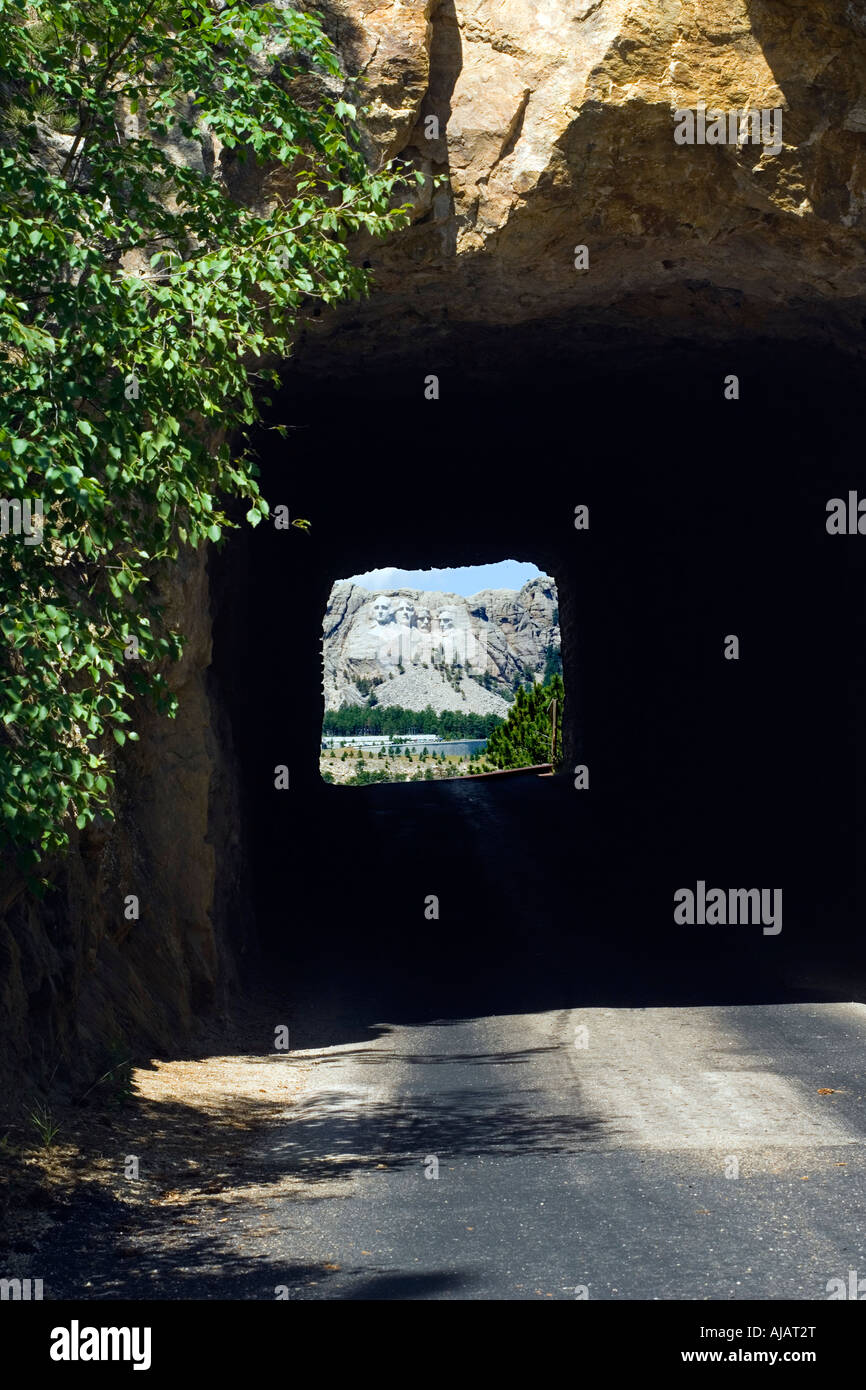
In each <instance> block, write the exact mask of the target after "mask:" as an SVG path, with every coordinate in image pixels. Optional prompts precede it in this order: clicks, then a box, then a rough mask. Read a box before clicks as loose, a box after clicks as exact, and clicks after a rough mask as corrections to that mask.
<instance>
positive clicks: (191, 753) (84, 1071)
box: [0, 549, 253, 1113]
mask: <svg viewBox="0 0 866 1390" xmlns="http://www.w3.org/2000/svg"><path fill="white" fill-rule="evenodd" d="M206 561H207V555H206V551H205V550H204V549H202V550H200V551H199V552H198V553H197V554H194V555H188V556H186V557H185V558H183V559H182V560H181V561H179V562H178V564H177V565H176V566H175V567H174V569H173V571H172V574H171V576H170V579H169V581H168V583H167V584H166V586H165V588H164V598H165V601H166V605H167V616H168V618H169V621H170V622H172V623H173V624H174V625H176V626H177V627H178V628H180V629H181V630H182V631H183V632H184V633H185V634H186V644H185V650H184V655H183V658H182V660H181V661H180V662H178V663H177V664H176V665H175V666H173V667H171V668H170V669H169V671H168V673H167V679H168V680H169V682H170V683H171V685H172V687H173V689H174V690H175V691H176V693H177V695H178V699H179V709H178V714H177V718H176V719H173V720H172V719H165V718H162V717H160V716H158V715H157V714H156V713H153V712H150V711H148V710H146V709H144V708H139V709H138V710H137V711H136V715H135V724H136V728H137V730H138V733H139V741H138V742H136V743H128V744H127V745H126V747H125V748H124V749H123V751H122V753H120V754H119V755H118V764H119V766H118V778H117V796H116V805H115V813H116V819H115V820H114V821H104V822H102V823H100V822H98V821H97V822H94V823H93V825H91V826H88V827H87V828H86V829H85V830H84V831H82V832H80V833H73V840H72V845H71V848H70V852H69V853H68V855H67V856H66V857H65V860H64V861H63V862H62V863H58V864H54V865H49V866H46V867H47V870H48V877H49V878H50V881H51V890H50V891H49V892H48V893H47V895H46V896H45V898H44V899H41V900H40V899H38V898H36V897H34V896H33V895H32V894H31V893H29V892H28V891H27V890H26V886H25V884H24V882H23V881H22V880H21V879H20V877H19V876H18V875H17V874H15V872H14V871H13V869H12V867H11V865H9V864H7V863H4V864H2V865H0V870H2V872H0V1017H2V1020H3V1024H2V1030H0V1110H2V1111H5V1110H6V1107H7V1106H8V1107H9V1112H10V1113H13V1112H14V1109H15V1105H16V1103H17V1102H18V1101H19V1099H20V1097H21V1093H22V1089H23V1088H35V1087H39V1086H44V1085H46V1084H48V1083H49V1081H51V1080H52V1079H55V1084H62V1086H63V1087H64V1088H71V1090H72V1093H73V1094H74V1093H76V1092H77V1091H78V1090H84V1089H86V1087H87V1085H88V1084H89V1083H92V1082H93V1081H94V1079H95V1078H96V1077H98V1076H99V1075H100V1074H101V1073H104V1072H105V1071H106V1069H107V1068H108V1067H109V1066H111V1065H115V1064H116V1063H117V1062H118V1061H119V1060H121V1059H122V1057H128V1056H129V1055H130V1053H131V1052H139V1051H141V1050H144V1049H149V1050H151V1051H156V1052H164V1053H170V1052H171V1051H172V1050H174V1049H176V1048H177V1047H178V1045H179V1043H180V1042H181V1040H182V1039H183V1038H184V1037H185V1036H186V1035H187V1034H188V1032H189V1030H190V1028H191V1026H192V1024H193V1021H194V1019H195V1017H196V1015H197V1014H201V1013H205V1012H212V1011H214V1010H215V1009H216V1010H220V1009H222V1008H224V1007H225V1004H226V992H227V989H228V987H229V985H230V984H231V983H232V981H233V980H235V979H236V977H237V965H238V962H239V960H240V958H241V956H242V955H243V953H244V951H245V949H248V948H249V946H250V944H251V943H252V940H253V930H252V925H251V920H250V918H251V914H250V909H249V903H248V896H247V894H246V893H245V892H244V891H242V889H241V886H240V875H241V864H242V855H241V852H240V835H241V831H240V812H239V806H238V798H239V790H238V779H237V774H236V768H235V766H234V760H233V755H232V749H231V736H230V733H229V731H228V729H227V728H226V726H225V720H224V718H223V715H222V712H221V709H220V707H219V705H218V703H217V702H215V701H214V699H213V698H212V695H211V692H210V691H209V688H208V680H207V668H208V666H209V665H210V661H211V645H212V641H211V610H210V601H209V585H208V571H207V563H206ZM131 898H135V900H136V905H135V907H133V905H132V904H131V902H130V899H131ZM133 912H135V913H136V915H134V916H133V915H132V913H133ZM25 1093H26V1091H25ZM30 1094H32V1090H31V1091H30Z"/></svg>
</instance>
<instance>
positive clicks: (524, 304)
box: [302, 0, 866, 370]
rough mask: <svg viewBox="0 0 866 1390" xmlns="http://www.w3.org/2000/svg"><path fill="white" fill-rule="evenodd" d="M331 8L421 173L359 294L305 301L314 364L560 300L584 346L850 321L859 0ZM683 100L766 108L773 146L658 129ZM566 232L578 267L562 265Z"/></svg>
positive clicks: (860, 191)
mask: <svg viewBox="0 0 866 1390" xmlns="http://www.w3.org/2000/svg"><path fill="white" fill-rule="evenodd" d="M328 12H329V15H330V22H331V26H332V30H333V32H334V34H335V36H336V37H337V39H338V41H339V42H340V44H341V47H342V51H343V55H344V59H345V63H346V68H347V71H350V72H362V73H363V76H364V79H365V88H364V90H365V91H366V92H367V94H368V97H369V99H370V100H371V102H372V112H373V114H372V118H371V120H370V122H369V133H370V136H371V138H372V140H373V141H374V142H375V145H376V147H377V149H378V151H379V154H380V156H381V157H382V158H390V157H393V156H395V155H400V156H401V157H403V158H406V159H408V160H410V161H411V162H412V163H413V164H414V165H415V166H416V167H419V168H422V169H423V170H424V171H425V172H426V173H427V174H428V175H429V176H430V179H428V185H427V188H426V190H425V191H424V193H423V195H422V196H421V197H420V198H419V199H418V200H417V208H416V217H415V224H414V226H413V227H412V228H411V230H409V231H408V232H404V233H401V234H400V235H399V236H398V237H395V238H394V239H393V240H392V241H391V243H390V244H389V245H387V246H384V247H383V246H381V245H378V244H377V245H373V246H371V247H368V248H366V255H367V256H368V258H369V259H370V261H371V263H372V268H373V271H374V274H375V277H376V289H375V292H374V295H373V297H372V300H371V301H370V302H369V303H367V304H365V305H363V306H362V307H360V308H357V307H351V308H347V309H344V310H342V311H341V312H340V313H339V314H338V315H336V316H333V317H331V318H329V319H328V320H327V322H317V324H316V325H315V327H314V329H313V330H312V332H311V334H310V339H309V341H308V342H307V344H306V346H305V354H306V356H307V358H308V360H310V362H315V363H318V362H319V361H320V360H321V356H322V354H323V353H327V354H328V361H329V366H330V368H331V369H334V367H335V366H336V365H337V364H338V362H339V360H340V359H342V360H343V362H344V364H345V369H347V370H352V369H355V368H357V367H358V366H360V365H361V364H362V363H363V362H365V361H366V360H367V359H366V356H365V355H366V353H367V352H368V351H369V349H370V343H371V341H372V340H373V339H375V345H376V353H377V356H378V358H379V360H382V359H383V358H387V356H388V353H389V351H390V352H393V354H394V355H397V356H399V355H405V354H406V353H407V352H414V349H415V346H416V345H417V341H418V330H419V327H423V344H424V350H426V352H427V356H428V360H429V361H431V363H435V360H436V357H435V349H436V345H437V343H438V342H439V341H440V339H441V338H442V337H445V336H447V335H448V334H453V333H454V332H455V331H458V330H459V329H460V328H461V327H466V326H468V325H472V326H479V325H480V326H485V327H487V328H490V327H500V328H506V329H512V330H513V329H514V328H515V327H516V326H517V325H533V324H534V325H535V326H536V329H537V331H538V332H539V334H541V327H542V325H545V324H550V323H552V322H554V321H555V322H556V325H557V327H556V340H557V344H558V345H559V346H561V347H564V346H567V345H569V344H572V343H573V344H575V345H582V346H584V347H585V348H587V349H590V348H596V347H603V346H605V345H606V344H608V343H609V342H611V339H612V338H615V339H616V341H617V344H618V345H621V344H620V343H619V339H618V338H617V337H616V330H617V328H618V327H619V328H621V329H623V330H625V329H627V330H628V333H629V339H630V342H631V343H632V344H635V343H636V342H637V341H638V339H640V340H641V341H642V343H643V345H644V346H646V345H647V344H650V345H651V344H652V342H654V341H659V340H660V339H662V338H663V337H664V336H665V335H668V336H669V335H671V334H687V335H688V336H689V337H693V338H697V339H720V338H721V339H724V338H729V337H735V336H740V335H742V336H748V335H755V334H780V335H783V336H799V335H805V334H807V333H808V334H809V335H811V336H812V337H817V336H819V335H824V336H826V337H835V338H836V339H837V340H838V341H840V342H843V343H845V344H847V345H851V346H854V345H856V344H857V342H858V341H859V335H860V327H861V325H860V320H861V318H862V313H863V298H864V286H866V268H864V261H863V242H864V210H866V160H864V147H863V133H864V130H866V115H864V111H866V103H864V95H863V94H864V91H866V5H864V4H862V3H855V2H854V0H815V2H814V3H809V4H808V5H804V4H803V3H802V0H572V2H571V3H569V4H562V3H560V0H542V3H539V4H536V5H531V6H529V5H525V4H522V3H520V2H519V0H505V3H501V0H442V3H440V4H434V5H430V4H429V3H417V2H416V3H411V0H410V3H404V4H399V5H393V6H376V5H372V4H371V5H359V4H358V3H357V0H331V2H330V4H329V7H328ZM700 102H704V103H706V104H707V105H708V106H709V107H716V108H718V109H721V110H725V111H729V110H731V109H735V108H736V109H743V108H746V107H748V108H751V109H770V108H780V109H781V110H782V111H783V139H784V147H783V149H782V152H781V153H780V154H779V155H777V156H771V155H769V154H767V153H765V152H764V151H763V150H762V149H761V148H760V147H758V146H754V145H745V146H743V147H741V148H736V147H730V146H678V145H676V144H675V143H674V139H673V130H674V119H673V113H674V111H675V110H676V109H677V108H686V107H689V108H693V107H695V106H697V104H698V103H700ZM430 115H436V116H438V118H439V122H440V138H439V139H438V140H430V139H428V138H426V135H425V129H426V128H425V118H426V117H428V116H430ZM437 174H439V175H444V176H445V177H446V180H447V182H446V185H445V186H443V187H442V188H441V189H440V191H439V192H438V193H436V194H435V196H434V195H433V192H432V187H431V181H432V177H433V176H434V175H437ZM579 244H585V245H586V246H587V247H588V248H589V256H590V267H589V270H588V271H578V270H575V268H574V247H575V246H576V245H579ZM499 341H500V342H501V340H499ZM519 341H520V344H521V346H522V347H523V348H524V349H525V345H526V341H527V339H526V336H525V334H524V335H522V336H521V337H520V339H519ZM504 350H506V351H507V344H506V347H505V349H504ZM305 354H302V356H304V355H305ZM464 365H465V367H466V369H467V370H471V367H472V364H471V363H470V362H469V361H465V362H464ZM430 370H435V365H431V367H430Z"/></svg>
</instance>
